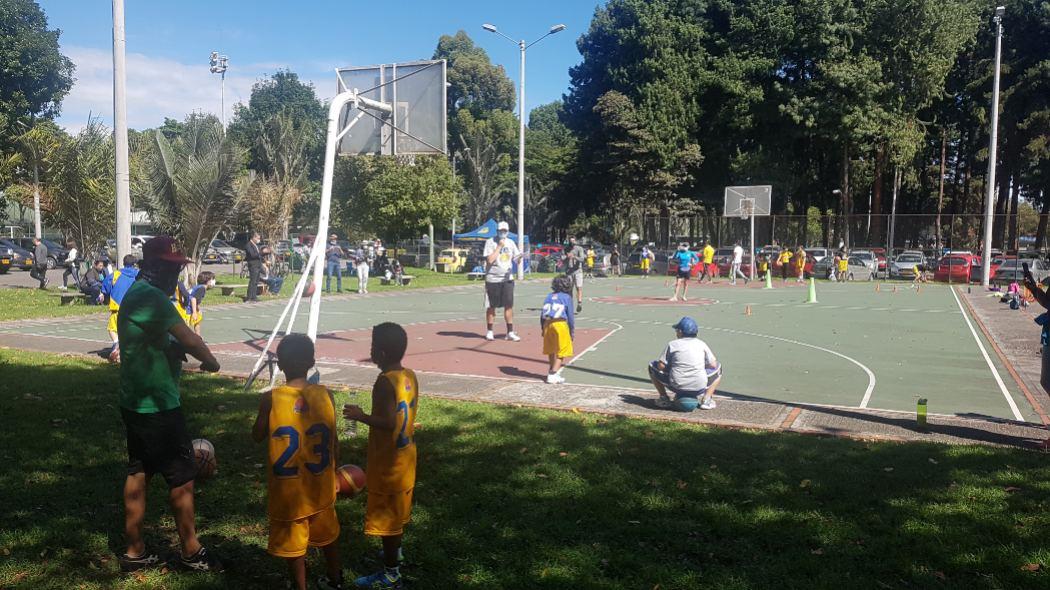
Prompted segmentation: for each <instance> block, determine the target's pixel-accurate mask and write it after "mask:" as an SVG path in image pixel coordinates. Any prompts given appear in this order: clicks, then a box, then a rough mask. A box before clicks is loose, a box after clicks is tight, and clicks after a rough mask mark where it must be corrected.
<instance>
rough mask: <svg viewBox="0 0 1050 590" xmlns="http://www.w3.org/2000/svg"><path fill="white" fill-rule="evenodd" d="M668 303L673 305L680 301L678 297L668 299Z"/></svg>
mask: <svg viewBox="0 0 1050 590" xmlns="http://www.w3.org/2000/svg"><path fill="white" fill-rule="evenodd" d="M668 301H670V302H671V303H675V302H677V301H678V298H677V297H672V298H670V299H668Z"/></svg>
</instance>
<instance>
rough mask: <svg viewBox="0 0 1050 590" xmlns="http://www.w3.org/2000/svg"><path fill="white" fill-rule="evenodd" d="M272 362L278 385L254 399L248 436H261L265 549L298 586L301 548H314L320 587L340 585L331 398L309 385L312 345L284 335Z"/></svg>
mask: <svg viewBox="0 0 1050 590" xmlns="http://www.w3.org/2000/svg"><path fill="white" fill-rule="evenodd" d="M277 366H278V367H279V368H280V369H281V371H282V372H284V377H285V384H284V385H282V386H280V387H276V388H274V389H273V390H272V391H267V392H265V393H263V394H262V396H261V397H260V399H259V414H258V415H257V416H256V418H255V425H254V426H253V427H252V438H254V439H255V442H262V441H264V440H268V441H269V442H268V445H269V460H268V461H267V464H268V465H269V468H268V469H267V470H266V473H267V481H268V488H269V489H268V498H269V500H268V504H269V508H268V512H269V517H270V543H269V547H268V551H269V553H270V554H271V555H273V556H276V557H282V558H284V559H285V560H286V561H287V562H288V567H289V569H290V570H291V574H292V581H293V583H294V585H295V587H296V588H298V590H306V550H307V548H308V547H320V548H321V552H322V553H323V554H324V560H325V569H326V575H324V576H321V577H320V578H319V579H318V580H317V586H318V587H319V588H322V589H329V590H331V589H341V588H342V587H343V586H342V582H343V574H342V566H341V565H340V561H339V546H338V541H339V517H338V515H336V512H335V493H336V480H335V466H336V464H337V461H338V453H337V451H338V448H339V445H338V440H337V432H336V427H335V401H334V400H333V399H332V394H331V393H330V392H329V391H328V389H327V388H325V387H324V386H323V385H311V384H310V383H309V382H307V378H306V374H307V372H308V371H309V370H310V369H312V368H313V366H314V343H313V341H312V340H310V338H309V337H307V336H306V335H304V334H289V335H287V336H285V337H284V338H283V339H282V340H281V343H280V344H278V345H277Z"/></svg>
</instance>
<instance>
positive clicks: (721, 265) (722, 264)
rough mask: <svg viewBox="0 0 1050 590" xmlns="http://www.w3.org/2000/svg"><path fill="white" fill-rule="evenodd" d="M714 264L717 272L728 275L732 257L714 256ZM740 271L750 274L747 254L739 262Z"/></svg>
mask: <svg viewBox="0 0 1050 590" xmlns="http://www.w3.org/2000/svg"><path fill="white" fill-rule="evenodd" d="M715 264H716V265H717V266H718V274H719V275H724V276H727V277H728V276H729V272H730V271H732V270H733V257H732V256H730V257H729V258H721V259H720V258H716V259H715ZM806 266H807V267H809V266H811V263H809V262H807V263H806ZM740 272H742V273H744V274H745V275H747V276H751V257H750V256H748V255H747V254H745V255H744V261H743V262H742V263H740Z"/></svg>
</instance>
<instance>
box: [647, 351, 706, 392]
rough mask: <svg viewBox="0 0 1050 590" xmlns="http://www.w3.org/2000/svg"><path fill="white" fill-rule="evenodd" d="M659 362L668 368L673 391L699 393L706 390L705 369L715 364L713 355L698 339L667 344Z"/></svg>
mask: <svg viewBox="0 0 1050 590" xmlns="http://www.w3.org/2000/svg"><path fill="white" fill-rule="evenodd" d="M660 362H662V363H664V364H665V365H667V366H668V370H669V372H670V375H671V385H673V386H674V387H675V389H678V390H681V391H700V390H701V389H705V388H707V367H708V365H714V364H715V353H713V352H711V347H709V346H708V345H707V343H706V342H704V341H703V340H701V339H699V338H679V339H677V340H672V341H670V342H669V343H668V344H667V348H666V349H664V353H663V354H662V355H660Z"/></svg>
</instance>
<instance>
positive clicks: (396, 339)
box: [343, 322, 419, 588]
mask: <svg viewBox="0 0 1050 590" xmlns="http://www.w3.org/2000/svg"><path fill="white" fill-rule="evenodd" d="M407 348H408V335H407V334H406V333H405V329H404V328H402V327H401V326H400V325H398V324H394V323H390V322H387V323H383V324H379V325H378V326H376V327H374V328H372V362H374V363H375V364H376V365H378V366H379V370H380V371H381V374H380V375H379V378H378V379H376V382H375V385H373V386H372V413H371V414H366V413H365V412H364V410H362V409H361V406H357V405H353V404H347V405H345V406H343V417H344V418H346V419H347V420H356V421H358V422H363V423H365V424H367V425H368V426H369V429H368V463H367V465H366V466H365V468H366V470H365V473H366V474H367V486H368V504H367V506H366V508H365V534H366V535H373V536H377V537H381V538H382V539H383V555H382V557H383V566H384V567H383V569H382V570H381V571H378V572H376V573H374V574H372V575H370V576H363V577H360V578H358V579H356V580H354V584H355V585H357V586H358V587H360V588H401V587H402V583H401V567H400V563H401V557H402V554H401V537H402V535H403V533H404V530H405V525H406V524H407V523H408V522H409V520H411V516H412V493H413V490H414V488H415V486H416V441H415V438H414V435H415V423H416V410H417V409H418V406H419V382H418V381H416V374H415V373H413V372H412V370H411V369H406V368H404V367H403V366H402V365H401V360H402V359H403V358H404V357H405V350H406V349H407Z"/></svg>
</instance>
